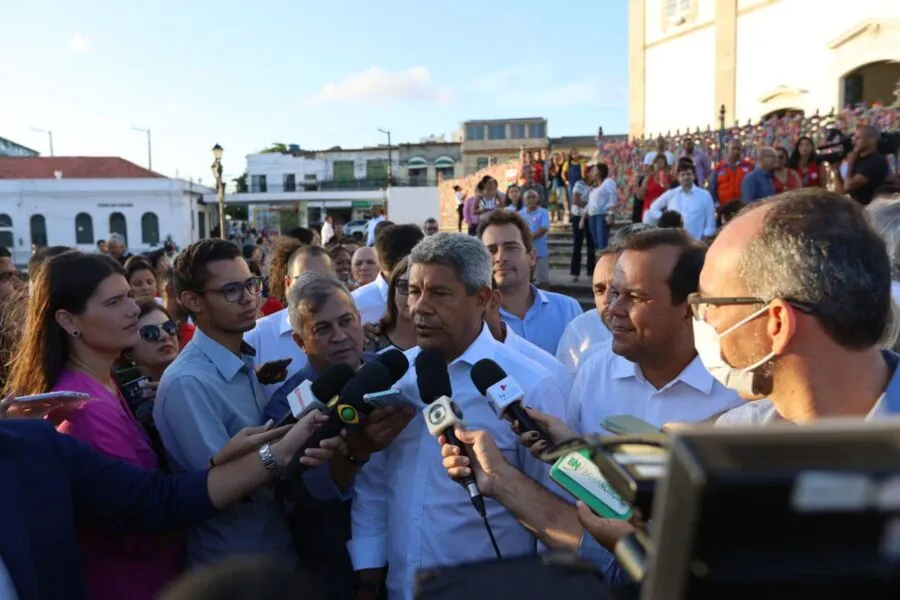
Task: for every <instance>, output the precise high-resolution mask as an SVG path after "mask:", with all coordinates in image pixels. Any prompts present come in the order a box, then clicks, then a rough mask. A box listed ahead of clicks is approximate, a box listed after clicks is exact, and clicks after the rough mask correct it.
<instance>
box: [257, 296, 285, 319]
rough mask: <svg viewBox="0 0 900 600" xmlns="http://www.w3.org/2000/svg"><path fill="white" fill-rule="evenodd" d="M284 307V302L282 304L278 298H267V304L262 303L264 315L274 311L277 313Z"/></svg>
mask: <svg viewBox="0 0 900 600" xmlns="http://www.w3.org/2000/svg"><path fill="white" fill-rule="evenodd" d="M282 308H284V304H282V303H281V302H280V301H279V300H278V299H276V298H266V302H265V304H263V305H262V314H263V316H264V317H267V316H269V315H271V314H272V313H277V312H278V311H279V310H281V309H282Z"/></svg>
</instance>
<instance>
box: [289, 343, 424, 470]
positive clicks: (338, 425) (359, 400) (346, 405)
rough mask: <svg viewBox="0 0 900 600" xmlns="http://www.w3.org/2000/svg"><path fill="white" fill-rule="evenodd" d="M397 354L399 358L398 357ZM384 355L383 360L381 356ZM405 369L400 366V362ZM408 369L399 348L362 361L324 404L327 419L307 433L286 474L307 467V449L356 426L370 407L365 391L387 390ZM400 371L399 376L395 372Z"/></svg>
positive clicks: (368, 392)
mask: <svg viewBox="0 0 900 600" xmlns="http://www.w3.org/2000/svg"><path fill="white" fill-rule="evenodd" d="M398 355H399V357H398ZM383 356H384V357H385V358H384V359H383V360H382V357H383ZM404 363H405V364H406V368H403V364H404ZM408 368H409V361H408V360H407V359H406V356H404V354H403V353H402V352H400V351H399V350H390V351H388V352H385V353H384V354H382V355H379V356H378V358H377V359H376V360H373V361H371V362H367V363H365V364H364V365H363V366H362V367H360V369H359V371H357V372H356V374H355V375H354V376H353V377H352V378H351V379H350V381H348V382H347V383H346V384H345V385H344V387H343V388H342V389H341V392H340V394H339V395H335V396H334V397H333V398H331V400H330V401H329V402H328V404H327V409H328V420H327V421H326V422H325V423H323V424H322V426H321V427H319V428H318V429H316V431H315V432H314V433H313V434H312V436H310V438H309V439H308V440H307V441H306V443H305V444H304V445H303V447H302V448H301V449H300V451H298V452H297V454H296V455H295V456H294V458H293V460H291V462H290V464H289V465H288V470H287V474H288V476H295V475H298V474H301V473H303V472H304V471H306V469H307V468H308V467H307V466H306V465H304V464H303V463H301V462H300V459H301V458H302V457H303V453H304V451H305V450H306V449H307V448H317V447H318V446H319V444H320V443H321V442H322V440H325V439H328V438H331V437H334V436H336V435H338V434H340V432H341V430H343V429H344V428H349V429H353V430H355V429H358V428H359V427H361V421H362V419H363V417H365V416H366V415H368V414H369V413H370V412H372V410H373V407H372V406H370V405H369V404H368V403H367V402H366V401H365V399H364V396H365V395H366V394H370V393H372V392H380V391H382V390H386V389H388V388H389V387H391V386H392V385H394V383H395V382H396V381H397V379H399V378H400V377H401V376H402V375H403V373H404V372H405V371H406V370H407V369H408ZM398 373H399V375H397V374H398Z"/></svg>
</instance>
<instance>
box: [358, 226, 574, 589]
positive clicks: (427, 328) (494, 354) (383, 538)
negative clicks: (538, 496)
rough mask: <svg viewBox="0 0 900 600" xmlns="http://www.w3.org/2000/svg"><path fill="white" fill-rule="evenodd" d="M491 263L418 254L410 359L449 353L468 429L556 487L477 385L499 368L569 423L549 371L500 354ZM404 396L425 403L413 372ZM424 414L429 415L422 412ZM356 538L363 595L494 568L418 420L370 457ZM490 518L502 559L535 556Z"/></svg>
mask: <svg viewBox="0 0 900 600" xmlns="http://www.w3.org/2000/svg"><path fill="white" fill-rule="evenodd" d="M491 293H492V292H491V258H490V256H489V255H488V252H487V250H486V249H485V247H484V246H483V245H482V243H481V242H480V241H479V240H478V239H476V238H474V237H469V236H466V235H462V234H456V233H439V234H437V235H434V236H431V237H428V238H426V239H425V240H423V241H422V242H420V243H419V244H418V245H417V246H416V247H415V248H414V249H413V251H412V253H411V254H410V268H409V296H408V302H409V310H410V313H411V315H412V318H413V321H414V323H415V326H416V335H417V338H418V342H419V347H417V348H413V349H412V350H409V351H407V353H406V354H407V358H409V362H410V364H411V365H412V364H415V360H416V357H417V356H418V355H419V353H420V351H421V350H422V349H434V350H439V351H440V352H441V353H443V355H444V357H445V360H446V361H447V364H448V372H449V377H450V384H451V387H452V391H453V400H454V401H455V402H456V403H457V404H458V405H459V407H460V408H461V409H462V412H463V413H464V419H465V421H466V423H468V424H470V426H472V427H474V428H478V429H483V430H486V431H490V432H491V434H492V436H493V438H494V440H496V442H497V445H498V446H499V447H500V449H501V452H502V453H503V456H504V457H505V458H506V460H507V461H508V462H509V463H510V464H511V465H513V466H514V467H515V468H517V469H519V470H521V471H523V472H524V473H526V474H528V475H529V476H530V477H532V478H534V479H536V480H537V481H540V482H542V483H545V484H546V485H554V484H550V482H549V476H548V469H547V466H546V465H544V464H543V463H540V462H539V461H537V460H536V459H535V458H534V457H532V456H531V454H530V453H529V452H528V451H527V450H526V449H525V447H524V446H522V445H521V444H520V443H519V440H518V438H517V437H516V435H515V434H514V433H513V432H512V430H511V429H510V427H509V424H508V423H506V422H504V421H501V420H500V419H499V418H498V417H497V415H496V414H495V413H494V411H493V410H492V409H491V408H490V405H489V403H488V401H487V400H486V399H485V398H484V397H483V396H482V395H481V394H480V393H479V392H478V390H477V389H476V388H475V385H474V384H473V383H472V379H471V371H472V366H473V365H474V364H475V363H476V362H478V361H479V360H481V359H485V358H490V359H492V360H494V361H495V362H496V363H497V364H498V365H500V367H502V368H503V369H504V370H505V371H506V373H507V374H508V375H510V376H512V377H513V378H515V379H516V381H517V382H518V384H519V386H520V387H521V388H522V389H523V390H524V391H525V402H526V403H528V404H529V405H533V406H540V407H541V408H540V410H542V411H546V412H550V413H551V414H555V415H557V416H562V415H563V414H564V412H565V401H564V399H563V398H562V397H561V395H560V392H559V387H558V385H557V382H556V381H555V379H554V378H553V376H551V375H550V374H549V372H548V371H546V370H545V369H544V368H543V367H541V366H540V365H538V364H537V363H535V362H534V361H532V360H530V359H528V358H525V357H524V356H522V355H521V354H519V353H517V352H515V351H514V350H512V349H510V348H509V347H508V346H505V345H504V344H501V343H500V342H498V341H497V340H495V339H494V337H493V336H492V335H491V332H490V331H489V329H488V328H487V327H486V326H485V324H484V314H485V311H486V310H487V306H488V303H489V302H490V299H491ZM398 387H399V388H400V389H401V390H402V392H403V394H404V395H405V396H406V397H408V398H410V399H413V400H414V401H416V402H419V403H421V398H420V397H419V392H418V386H417V382H416V373H415V369H410V371H409V372H408V373H407V374H406V375H405V376H404V377H403V378H402V379H401V380H400V381H399V382H398ZM422 406H424V405H422ZM355 487H356V498H355V499H354V501H353V510H352V516H353V518H352V521H353V535H352V539H351V540H350V542H349V543H348V550H349V551H350V557H351V559H352V560H353V566H354V569H355V570H356V571H358V572H360V573H359V576H360V580H361V586H365V595H364V594H363V593H362V589H361V593H360V596H358V597H360V598H363V597H366V598H368V597H372V596H371V594H374V593H377V590H375V589H372V585H371V584H373V583H374V584H375V585H376V586H377V582H378V581H379V577H380V572H381V571H382V570H383V568H384V567H385V566H389V567H390V568H389V570H388V580H387V588H388V597H389V598H391V600H411V599H412V597H413V589H412V588H413V577H414V575H415V573H416V571H418V570H419V569H427V568H433V567H437V566H441V565H454V564H459V563H463V562H471V561H476V560H480V559H483V560H489V559H494V558H495V554H494V550H493V548H492V545H491V542H490V539H489V537H488V534H487V532H486V531H485V527H484V523H483V522H482V520H481V517H480V516H479V515H478V513H477V512H476V511H475V509H474V508H473V507H472V504H471V503H470V500H469V497H468V495H467V494H466V492H465V490H464V489H463V488H462V487H461V486H460V485H459V484H457V483H455V482H454V481H452V480H451V479H449V478H448V477H447V473H446V471H445V470H444V468H443V467H442V463H441V448H440V446H439V445H438V443H437V441H436V440H435V439H434V438H433V437H431V435H429V433H428V429H427V427H426V425H425V421H424V419H423V418H422V416H421V413H419V414H418V415H417V416H416V418H415V419H413V421H412V422H411V423H410V424H409V425H408V426H407V427H406V429H404V430H403V432H402V433H401V434H400V435H399V436H398V437H397V438H396V439H395V440H394V442H393V444H392V445H391V446H390V447H389V448H387V449H385V450H383V451H381V452H379V453H377V454H375V455H373V456H372V459H371V460H370V461H369V463H368V464H367V465H366V466H365V467H364V468H363V469H362V471H361V472H360V474H359V476H358V478H357V480H356V486H355ZM487 516H488V519H489V521H490V524H491V527H492V528H493V532H494V534H495V536H496V539H497V545H498V547H499V549H500V551H501V553H502V554H503V556H504V557H512V556H517V555H522V554H528V553H532V552H535V551H536V541H535V538H534V537H533V536H532V535H531V533H529V532H528V531H526V530H525V529H524V528H523V527H522V526H521V525H520V524H519V523H518V522H517V521H516V519H515V518H514V517H513V515H512V514H510V513H509V512H507V511H506V509H504V508H503V507H502V506H501V505H500V504H499V503H497V502H494V501H492V500H487Z"/></svg>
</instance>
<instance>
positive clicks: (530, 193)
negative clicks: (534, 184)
mask: <svg viewBox="0 0 900 600" xmlns="http://www.w3.org/2000/svg"><path fill="white" fill-rule="evenodd" d="M528 196H534V197H535V198H537V199H538V200H540V199H541V197H540V196H539V195H538V193H537V191H535V190H534V189H533V188H529V189H527V190H525V193H524V194H522V200H524V199H525V198H527V197H528Z"/></svg>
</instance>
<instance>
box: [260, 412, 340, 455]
mask: <svg viewBox="0 0 900 600" xmlns="http://www.w3.org/2000/svg"><path fill="white" fill-rule="evenodd" d="M327 421H328V415H327V414H325V413H323V412H321V411H319V410H314V411H311V412H309V413H308V414H307V415H305V416H304V417H303V418H302V419H300V420H299V421H297V422H296V423H295V424H294V425H293V426H292V427H291V428H290V429H289V430H288V432H287V433H286V434H285V435H284V437H283V438H281V439H280V440H278V441H277V442H275V443H274V444H272V453H273V454H274V455H275V459H276V460H277V461H278V462H279V464H281V465H282V466H283V467H286V466H287V465H288V464H290V462H291V460H293V458H294V456H295V455H296V454H297V452H299V451H300V448H301V447H302V446H303V444H305V443H306V441H307V440H308V439H309V438H310V437H311V436H312V434H313V433H315V431H316V429H318V428H319V427H321V426H322V425H323V424H324V423H326V422H327ZM345 435H346V431H342V432H341V433H340V435H337V436H335V437H332V438H327V439H324V440H322V442H321V443H320V444H319V447H318V448H307V449H306V451H305V452H304V453H303V456H302V457H301V458H300V463H301V464H303V465H305V466H307V467H318V466H320V465H321V464H322V463H323V462H325V461H326V460H328V459H329V458H331V457H332V456H333V455H334V453H335V452H338V453H341V454H344V453H346V446H345V445H344V436H345Z"/></svg>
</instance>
